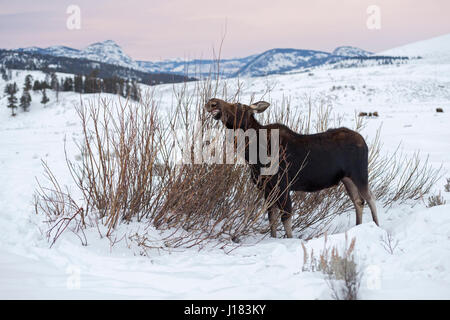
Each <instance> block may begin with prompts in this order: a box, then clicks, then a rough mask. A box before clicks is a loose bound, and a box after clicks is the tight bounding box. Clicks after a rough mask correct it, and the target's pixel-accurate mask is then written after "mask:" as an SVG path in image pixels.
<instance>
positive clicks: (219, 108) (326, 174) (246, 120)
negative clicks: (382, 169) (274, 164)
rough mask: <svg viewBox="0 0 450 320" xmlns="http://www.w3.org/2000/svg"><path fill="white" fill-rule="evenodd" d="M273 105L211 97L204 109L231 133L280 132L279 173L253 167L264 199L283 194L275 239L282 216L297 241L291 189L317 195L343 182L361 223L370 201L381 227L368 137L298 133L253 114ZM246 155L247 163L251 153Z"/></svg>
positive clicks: (273, 208) (271, 212)
mask: <svg viewBox="0 0 450 320" xmlns="http://www.w3.org/2000/svg"><path fill="white" fill-rule="evenodd" d="M269 106H270V104H269V103H268V102H265V101H259V102H255V103H252V104H251V105H244V104H241V103H228V102H226V101H223V100H221V99H217V98H212V99H210V100H209V101H208V102H207V103H206V104H205V107H204V108H205V110H206V111H207V112H208V113H210V114H211V115H212V117H213V119H214V120H217V121H219V120H220V121H221V122H222V123H223V124H224V125H225V127H226V128H228V129H233V130H238V129H241V130H243V131H244V132H245V131H246V130H248V129H254V130H255V131H256V134H257V135H259V134H260V132H261V129H265V130H266V132H267V135H268V136H270V131H271V130H278V137H279V150H278V152H279V153H280V154H282V156H281V157H280V161H279V164H278V165H279V168H278V171H277V172H276V173H275V174H273V175H270V176H267V177H261V175H260V168H261V166H263V164H262V163H261V162H259V161H257V162H256V163H253V164H251V163H249V166H250V172H251V176H252V180H253V182H254V183H255V184H256V185H257V187H258V188H260V189H261V190H262V191H263V193H264V197H265V198H266V199H268V197H270V196H271V195H273V192H274V190H275V192H277V193H278V194H277V196H276V200H275V201H273V203H272V204H269V207H268V218H269V223H270V235H271V237H274V238H275V237H276V231H277V223H278V217H279V216H281V221H282V223H283V226H284V230H285V232H286V236H287V237H288V238H292V201H291V197H290V191H303V192H316V191H319V190H323V189H326V188H330V187H332V186H336V185H338V184H339V182H342V183H343V184H344V187H345V190H346V192H347V194H348V196H349V197H350V199H351V201H352V203H353V205H354V207H355V211H356V224H357V225H358V224H361V223H362V212H363V207H364V202H365V201H366V202H367V203H368V205H369V208H370V211H371V213H372V219H373V221H374V222H375V223H376V224H377V225H379V224H378V217H377V209H376V206H375V200H374V196H373V194H372V192H371V191H370V188H369V182H368V147H367V144H366V142H365V141H364V138H363V137H362V136H361V135H360V134H359V133H357V132H355V131H353V130H350V129H348V128H345V127H341V128H336V129H329V130H327V131H325V132H321V133H316V134H299V133H296V132H294V131H292V130H291V129H289V128H288V127H287V126H285V125H283V124H279V123H274V124H268V125H262V124H260V123H259V122H258V121H257V120H256V118H255V116H254V115H255V113H261V112H263V111H264V110H266V109H267V108H268V107H269ZM247 148H248V145H247V146H246V149H247ZM269 149H270V147H269V146H267V150H269ZM245 157H246V161H247V162H248V150H246V153H245ZM261 181H264V183H261ZM277 209H279V211H280V214H278V213H277Z"/></svg>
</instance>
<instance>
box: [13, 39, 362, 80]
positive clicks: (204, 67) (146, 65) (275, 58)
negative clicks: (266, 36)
mask: <svg viewBox="0 0 450 320" xmlns="http://www.w3.org/2000/svg"><path fill="white" fill-rule="evenodd" d="M15 51H17V52H26V53H39V54H43V55H51V56H56V57H68V58H77V59H87V60H91V61H99V62H103V63H108V64H112V65H118V66H122V67H126V68H130V69H135V70H139V71H143V72H150V73H155V72H156V73H173V74H182V75H186V74H188V75H190V76H194V77H197V78H203V77H208V76H209V75H210V74H216V72H217V68H218V65H217V61H216V60H214V59H192V60H187V59H179V58H178V59H169V60H162V61H136V60H133V59H132V58H131V57H130V56H128V55H127V54H126V53H125V52H124V51H123V50H122V48H121V47H120V46H119V45H118V44H117V43H115V42H114V41H113V40H106V41H102V42H96V43H93V44H91V45H89V46H87V47H86V48H84V49H81V50H78V49H74V48H69V47H66V46H52V47H48V48H39V47H28V48H20V49H17V50H15ZM369 54H370V53H369V52H367V51H365V50H362V49H359V48H356V47H349V46H346V47H339V48H336V49H335V50H334V51H333V53H329V52H324V51H316V50H301V49H280V48H276V49H271V50H268V51H265V52H263V53H261V54H255V55H250V56H246V57H242V58H233V59H222V60H221V61H220V64H219V70H220V73H221V75H222V76H224V77H233V76H237V75H241V76H248V77H255V76H263V75H266V74H282V73H286V72H289V71H292V70H296V71H298V70H301V69H302V68H309V67H313V66H318V65H321V64H324V63H333V62H336V61H339V60H342V59H345V58H348V57H356V56H358V57H360V56H362V57H366V56H368V55H369Z"/></svg>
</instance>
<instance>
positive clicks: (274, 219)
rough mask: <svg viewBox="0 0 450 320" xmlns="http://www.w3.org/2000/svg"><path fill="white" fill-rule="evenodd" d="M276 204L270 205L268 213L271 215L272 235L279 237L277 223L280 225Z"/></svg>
mask: <svg viewBox="0 0 450 320" xmlns="http://www.w3.org/2000/svg"><path fill="white" fill-rule="evenodd" d="M277 211H278V210H277V208H276V207H275V206H270V207H269V210H268V211H267V214H268V215H269V224H270V236H271V237H272V238H276V237H277V225H278V212H277Z"/></svg>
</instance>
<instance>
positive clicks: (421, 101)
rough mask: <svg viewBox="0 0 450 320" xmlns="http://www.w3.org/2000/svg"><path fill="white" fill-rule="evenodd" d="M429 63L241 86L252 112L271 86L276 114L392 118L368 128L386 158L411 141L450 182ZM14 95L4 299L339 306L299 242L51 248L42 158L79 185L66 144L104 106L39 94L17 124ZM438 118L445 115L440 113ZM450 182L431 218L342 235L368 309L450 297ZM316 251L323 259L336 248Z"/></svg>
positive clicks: (1, 246)
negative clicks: (287, 103) (309, 267)
mask: <svg viewBox="0 0 450 320" xmlns="http://www.w3.org/2000/svg"><path fill="white" fill-rule="evenodd" d="M419 47H420V48H421V50H422V52H423V50H424V49H423V48H422V46H419ZM432 47H433V45H431V44H429V45H428V46H427V47H426V48H432ZM420 55H421V56H423V57H424V58H423V59H420V60H412V61H410V62H409V63H408V64H404V65H400V66H395V65H394V66H376V67H365V68H351V69H340V70H328V69H325V68H321V69H317V70H313V72H312V73H313V74H312V75H310V74H306V73H302V74H292V75H283V76H276V75H273V76H269V77H264V78H244V79H240V81H242V82H243V92H244V95H243V97H242V102H244V103H245V102H246V99H249V97H250V96H251V95H252V94H255V96H256V98H259V97H261V96H262V95H263V93H264V90H265V88H266V86H267V84H269V85H271V86H273V87H274V89H273V90H272V92H271V93H270V95H269V96H265V97H264V99H265V100H270V101H271V102H272V104H273V105H272V108H281V103H280V102H281V99H282V98H283V97H290V98H291V107H296V108H305V106H304V96H305V95H308V96H312V97H326V98H327V99H328V101H329V102H330V103H331V104H332V107H333V112H335V113H336V114H339V115H341V116H343V123H344V124H346V123H348V124H349V123H351V121H352V120H353V119H354V113H355V111H356V112H360V111H364V112H373V111H377V112H378V113H379V115H380V116H379V117H378V118H371V119H368V125H367V127H366V128H365V129H364V131H363V134H364V135H365V136H366V137H367V138H368V139H371V138H373V137H374V136H375V132H376V130H377V129H378V128H379V127H380V125H382V131H381V139H382V141H383V143H384V147H383V150H384V151H392V150H394V149H395V148H396V147H397V145H398V143H400V142H401V143H402V148H403V150H404V152H405V153H406V154H412V153H414V152H415V151H418V150H420V151H421V154H422V157H424V158H425V157H426V156H427V155H429V157H430V163H431V164H433V165H434V166H436V167H438V166H440V165H441V164H442V165H443V168H444V171H445V172H446V173H447V174H446V177H449V178H450V125H449V124H450V59H448V57H446V56H445V55H444V56H443V58H442V59H440V60H439V59H437V58H436V55H433V59H432V62H430V61H429V60H428V59H427V58H426V56H427V55H426V54H423V53H422V54H420ZM28 73H30V74H32V75H33V77H34V78H35V79H39V78H40V77H41V78H43V75H42V74H41V73H40V72H22V71H17V72H16V71H13V80H12V81H16V82H17V84H18V85H19V87H21V86H22V84H23V79H24V77H25V75H26V74H28ZM233 81H234V80H230V83H233ZM4 85H5V83H4V81H0V90H1V91H0V92H1V93H0V97H1V98H0V177H1V188H0V298H3V299H17V298H19V299H20V298H32V299H35V298H56V299H66V298H88V299H105V298H113V299H114V298H132V299H189V298H193V299H196V298H199V299H200V298H201V299H219V298H223V299H330V298H331V291H330V288H329V287H328V286H327V284H326V282H325V280H324V275H323V274H322V273H320V272H306V271H302V267H303V249H302V246H301V242H302V241H301V240H299V239H280V238H278V239H269V238H266V239H263V240H262V241H259V242H257V243H256V244H254V243H252V244H250V243H249V244H243V245H241V246H239V247H237V248H235V249H234V250H232V251H231V252H224V251H223V250H220V249H217V248H215V249H204V250H201V251H199V250H198V249H196V248H191V249H180V248H179V249H171V250H169V249H167V250H156V249H155V250H154V251H153V250H150V251H148V252H147V256H141V255H140V254H139V250H137V249H136V248H133V247H132V248H131V249H130V248H128V244H127V243H126V241H124V240H123V241H120V242H119V243H117V244H116V245H114V247H113V248H111V246H110V242H109V241H108V240H107V239H105V238H103V239H100V238H99V236H98V233H96V231H95V230H89V231H87V237H88V246H82V245H81V243H80V241H79V239H78V238H77V237H76V236H75V235H73V234H71V233H70V232H69V233H66V234H64V235H63V236H62V237H61V238H60V239H59V240H58V242H57V243H56V244H55V245H54V246H53V247H52V248H49V243H48V242H47V240H46V239H45V237H44V235H43V233H44V232H45V230H46V229H45V228H46V225H45V224H43V223H42V221H43V220H44V217H42V216H37V215H35V214H34V208H33V193H34V190H35V188H36V177H38V178H41V177H42V173H43V168H42V165H41V159H42V160H44V161H46V162H47V163H48V164H49V166H50V167H51V168H52V170H53V171H54V172H55V174H56V175H57V176H58V178H59V179H60V180H61V183H62V184H69V183H70V181H71V179H70V177H69V175H68V174H67V169H66V164H65V157H64V139H67V141H68V144H70V142H71V141H72V140H73V139H79V138H80V127H79V124H78V119H77V116H76V113H75V110H74V105H76V104H78V103H80V99H83V100H89V99H95V98H96V95H83V96H81V97H80V95H77V94H74V93H61V94H60V96H59V101H58V102H56V101H55V97H54V95H53V93H52V92H50V91H48V95H49V98H50V99H51V102H50V103H49V104H48V106H47V107H45V108H44V107H43V106H42V105H41V104H40V103H39V101H40V94H34V93H33V95H32V99H33V102H32V105H31V107H30V112H28V113H24V112H22V111H20V110H19V112H18V113H19V114H18V116H17V117H14V118H11V117H10V110H9V109H7V108H6V103H7V102H6V97H5V96H4V94H3V88H4ZM172 90H173V88H172V85H161V86H158V87H157V88H156V92H157V95H158V97H160V99H161V101H162V102H161V105H162V107H165V106H170V103H171V101H172V100H171V94H172ZM18 97H20V93H19V94H18ZM109 97H111V98H112V99H116V98H115V97H113V96H109ZM437 107H441V108H443V109H444V113H436V112H435V109H436V108H437ZM305 111H306V109H305ZM73 152H75V151H72V150H71V149H70V148H69V156H75V154H73ZM444 181H445V179H444V178H443V179H441V180H440V181H439V182H438V183H437V184H436V185H435V188H434V190H433V192H438V191H441V192H442V195H443V196H444V198H445V199H446V200H447V203H448V204H447V205H443V206H437V207H433V208H427V207H426V201H417V202H409V203H408V204H403V205H394V206H393V207H392V208H391V209H390V210H387V209H385V208H383V207H382V206H381V205H379V217H380V224H381V227H380V228H379V227H377V226H376V225H374V224H373V223H372V222H371V219H370V215H369V214H368V209H367V208H366V209H365V214H364V218H363V221H364V223H363V224H362V225H360V226H357V227H355V226H354V214H353V212H350V213H349V215H348V216H343V217H340V218H339V219H340V220H341V221H340V222H342V223H343V227H342V228H341V229H342V230H341V231H342V232H341V233H337V234H333V235H329V236H328V240H327V244H328V246H332V245H337V246H338V247H343V246H344V243H345V238H346V237H345V231H347V234H348V235H347V236H348V238H349V239H351V238H353V237H355V238H356V249H355V250H356V251H355V255H356V257H357V261H358V264H359V265H360V267H361V270H362V271H363V279H362V283H361V290H360V298H362V299H435V298H437V299H449V298H450V194H449V193H445V192H444V191H443V188H444V187H443V185H444ZM133 227H134V228H139V225H138V224H135V225H131V226H130V228H133ZM388 234H389V235H390V236H389V237H391V239H392V243H393V244H395V246H394V247H395V248H394V250H393V251H392V252H391V251H390V250H388V249H386V248H385V246H386V241H387V239H388ZM305 246H306V248H307V249H308V250H311V249H313V250H314V252H316V253H320V251H321V250H322V249H323V247H324V237H321V238H317V239H313V240H310V241H308V242H306V243H305Z"/></svg>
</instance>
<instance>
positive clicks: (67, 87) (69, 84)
mask: <svg viewBox="0 0 450 320" xmlns="http://www.w3.org/2000/svg"><path fill="white" fill-rule="evenodd" d="M63 91H73V79H72V78H70V77H66V78H65V79H64V83H63Z"/></svg>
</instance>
